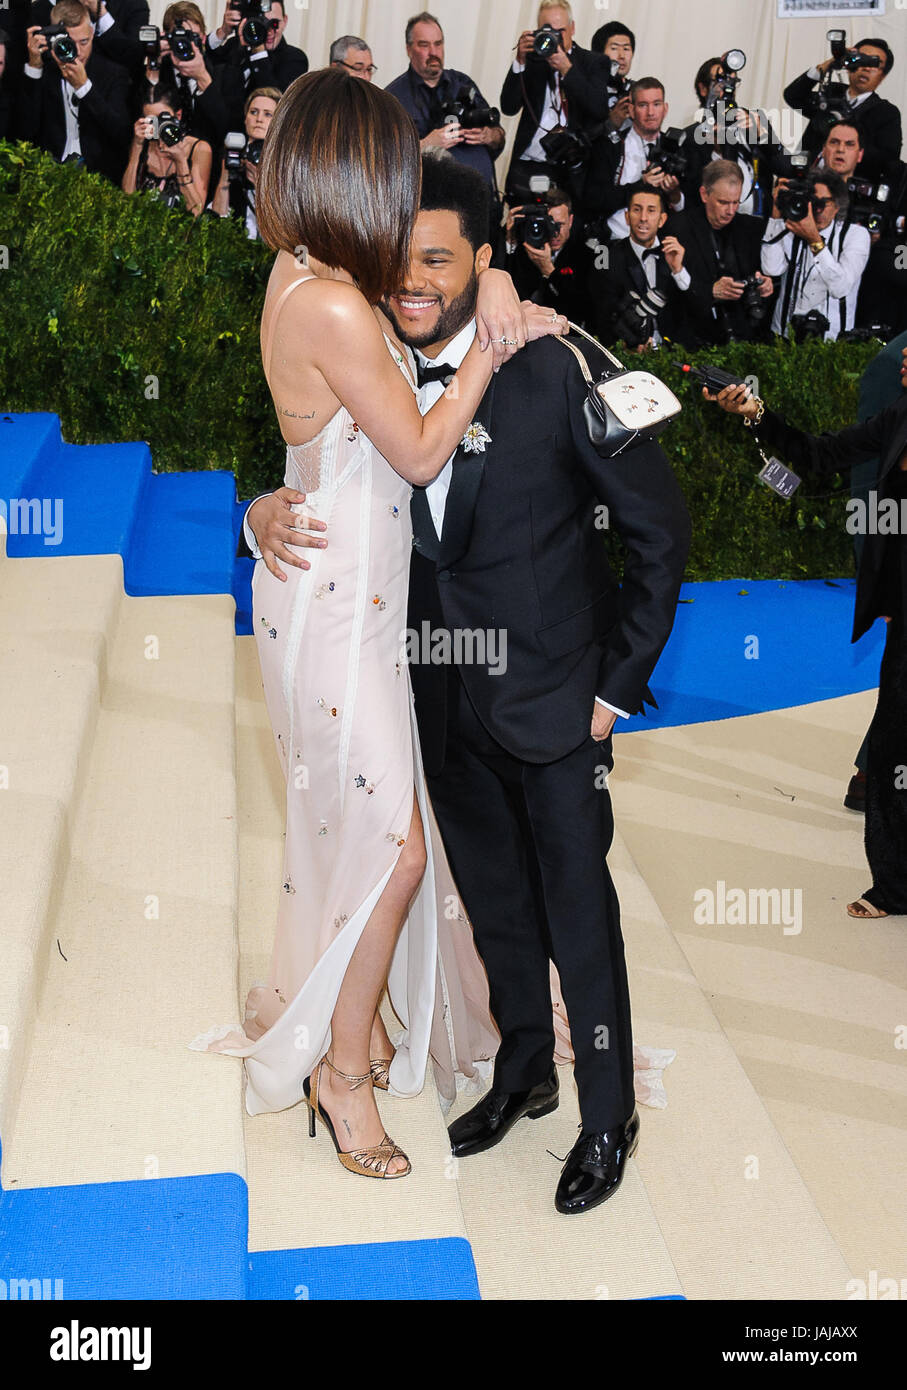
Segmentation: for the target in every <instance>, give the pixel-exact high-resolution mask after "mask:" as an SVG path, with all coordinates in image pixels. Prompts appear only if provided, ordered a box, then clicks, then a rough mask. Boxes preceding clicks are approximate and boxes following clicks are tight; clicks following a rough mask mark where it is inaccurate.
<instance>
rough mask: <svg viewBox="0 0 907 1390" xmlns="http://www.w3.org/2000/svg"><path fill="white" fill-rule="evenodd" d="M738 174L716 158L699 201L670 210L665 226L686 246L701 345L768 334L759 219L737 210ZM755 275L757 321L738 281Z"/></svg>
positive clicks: (767, 292) (766, 284)
mask: <svg viewBox="0 0 907 1390" xmlns="http://www.w3.org/2000/svg"><path fill="white" fill-rule="evenodd" d="M742 189H743V175H742V174H741V172H740V169H739V167H738V165H736V164H732V163H731V162H730V160H727V159H716V160H714V161H713V163H711V164H707V165H706V166H705V169H704V170H703V172H702V184H701V186H700V189H699V199H700V200H699V203H698V204H697V203H694V202H691V203H690V205H689V210H688V211H686V212H682V213H672V214H671V216H670V218H669V219H668V223H667V230H668V232H670V233H671V234H672V235H674V236H676V237H677V239H678V240H679V241H680V242H681V244H682V245H683V246H684V247H685V248H686V258H685V260H684V265H685V266H686V268H687V270H689V272H690V277H691V281H692V283H691V285H690V289H689V295H690V299H689V305H690V307H691V309H692V310H693V312H694V314H695V319H696V331H697V332H698V333H699V335H700V338H701V341H702V342H703V343H705V344H722V343H726V342H729V341H730V340H731V339H732V338H733V339H739V340H743V341H748V340H752V339H755V338H759V337H767V336H768V325H769V317H770V316H769V314H768V308H767V306H768V300H769V298H770V296H771V294H772V291H773V288H774V287H773V284H772V280H771V278H770V277H769V276H767V275H763V273H762V271H761V270H760V268H759V266H760V261H761V256H762V231H763V225H764V224H763V222H762V219H761V218H759V217H749V216H747V215H746V214H745V213H742V212H738V211H737V209H738V208H739V206H740V194H741V191H742ZM752 275H755V276H757V277H758V284H759V297H760V304H761V306H762V307H764V308H765V314H764V315H763V316H762V317H761V318H760V319H759V320H758V321H757V320H756V319H755V318H754V316H753V314H752V313H751V312H750V311H748V309H747V308H746V306H745V304H744V303H743V302H742V301H743V293H744V286H743V281H744V280H745V279H746V277H747V276H752Z"/></svg>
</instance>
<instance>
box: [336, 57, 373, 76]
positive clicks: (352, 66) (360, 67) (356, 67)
mask: <svg viewBox="0 0 907 1390" xmlns="http://www.w3.org/2000/svg"><path fill="white" fill-rule="evenodd" d="M340 66H341V67H342V68H349V70H350V72H367V73H368V75H369V77H371V75H372V73H373V72H377V71H378V65H377V63H344V62H343V61H341V63H340Z"/></svg>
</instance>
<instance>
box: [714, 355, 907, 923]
mask: <svg viewBox="0 0 907 1390" xmlns="http://www.w3.org/2000/svg"><path fill="white" fill-rule="evenodd" d="M901 384H902V386H903V387H905V388H907V348H905V349H904V350H903V365H902V367H901ZM703 395H704V396H705V398H706V399H707V400H717V401H718V404H719V405H720V406H721V407H722V409H724V410H727V411H729V412H731V413H733V414H737V415H743V416H744V418H745V423H748V424H749V425H750V426H751V428H752V429H753V431H754V433H755V434H756V435H757V436H758V439H759V442H760V444H761V445H768V446H769V447H770V448H771V449H772V450H774V451H775V452H776V453H777V454H778V455H779V457H780V458H781V459H783V460H784V461H785V462H787V463H789V464H790V465H791V466H792V467H793V468H794V469H795V470H796V471H797V472H798V473H806V472H807V471H822V472H824V473H825V474H826V475H829V474H832V473H838V472H840V471H842V470H843V469H845V468H850V467H852V466H853V465H854V464H858V463H860V462H862V461H863V460H865V459H872V458H878V459H880V460H881V464H880V469H879V474H878V482H877V485H876V501H877V505H878V506H879V511H880V520H881V510H882V506H883V504H884V503H885V502H887V503H888V507H887V508H886V510H888V511H889V512H890V511H894V512H895V514H896V515H898V516H900V517H902V516H903V515H904V513H905V511H907V390H904V391H902V393H901V398H900V400H899V401H898V402H897V404H895V405H890V406H888V407H887V408H886V409H884V410H881V411H880V412H879V413H878V414H877V415H873V416H872V417H871V419H869V420H866V421H865V422H864V423H862V424H858V425H850V426H849V427H848V428H847V429H843V430H838V431H837V432H836V433H834V434H820V435H815V434H807V433H806V432H805V431H804V430H800V429H796V428H794V426H792V425H789V424H788V423H787V422H786V421H785V420H783V419H782V418H781V416H780V415H776V414H775V413H774V412H773V411H771V410H768V409H766V407H765V405H764V402H762V401H761V400H759V399H758V398H754V397H753V396H751V395H750V393H749V389H748V388H747V387H746V386H727V387H725V388H724V390H723V391H721V392H720V393H719V394H718V395H717V396H710V395H709V394H708V392H707V391H706V390H705V389H703ZM848 511H849V512H850V511H851V508H850V507H849V508H848ZM851 514H852V515H857V516H858V515H859V513H858V512H856V511H854V512H851ZM866 532H867V533H866V536H865V541H864V544H863V552H862V556H861V559H860V563H859V567H858V570H857V594H856V605H855V611H854V624H853V633H852V637H851V640H852V641H853V642H856V641H858V640H859V638H860V637H862V635H863V633H864V632H867V631H868V630H869V628H870V627H871V626H872V624H873V622H874V621H875V620H876V618H879V617H881V618H883V619H884V620H885V621H886V623H887V625H888V627H887V632H886V637H885V654H884V656H883V658H882V671H881V676H880V680H879V699H878V704H877V706H876V711H875V715H874V717H873V721H872V724H871V726H870V729H869V739H868V750H867V765H866V829H865V846H866V858H867V860H868V861H869V868H870V872H871V874H872V887H871V888H870V889H869V890H868V891H867V892H866V893H864V894H863V896H862V898H857V899H856V900H855V901H854V902H851V903H849V904H848V906H847V912H848V914H849V915H850V916H851V917H858V918H870V917H885V916H889V915H900V914H903V913H907V789H901V788H900V783H899V777H898V769H899V768H902V767H904V766H907V635H905V633H907V539H905V536H907V533H905V531H904V529H903V528H902V527H901V526H900V525H896V526H895V527H894V528H893V529H892V530H891V531H889V529H888V527H887V526H886V527H885V528H884V529H883V527H882V526H880V525H878V526H870V527H867V528H866Z"/></svg>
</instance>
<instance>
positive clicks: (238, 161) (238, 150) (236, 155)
mask: <svg viewBox="0 0 907 1390" xmlns="http://www.w3.org/2000/svg"><path fill="white" fill-rule="evenodd" d="M263 144H264V141H263V140H250V139H249V138H248V137H247V136H246V134H245V132H244V131H241V130H231V131H229V133H228V134H227V135H225V136H224V168H225V169H226V171H227V177H228V178H229V179H237V180H238V179H242V178H244V177H245V170H244V169H243V167H242V166H243V160H244V159H245V160H248V161H249V163H250V164H254V165H256V166H257V165H259V164H260V163H261V150H262V146H263Z"/></svg>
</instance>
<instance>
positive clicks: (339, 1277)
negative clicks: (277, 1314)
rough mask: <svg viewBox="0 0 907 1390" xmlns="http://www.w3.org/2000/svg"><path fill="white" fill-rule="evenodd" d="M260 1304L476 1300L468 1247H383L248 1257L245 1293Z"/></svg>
mask: <svg viewBox="0 0 907 1390" xmlns="http://www.w3.org/2000/svg"><path fill="white" fill-rule="evenodd" d="M248 1297H249V1298H250V1299H254V1300H258V1301H260V1300H263V1299H320V1300H323V1299H347V1300H359V1299H395V1300H398V1299H400V1300H411V1299H420V1300H422V1299H425V1300H436V1299H477V1298H479V1297H480V1295H479V1281H478V1279H477V1278H476V1267H475V1264H474V1262H473V1258H472V1247H471V1246H470V1244H469V1241H467V1240H462V1239H461V1238H458V1237H447V1238H445V1239H442V1240H402V1241H396V1240H394V1241H384V1242H381V1243H379V1244H374V1245H328V1246H320V1247H315V1248H314V1249H310V1250H256V1251H254V1252H250V1254H249V1293H248Z"/></svg>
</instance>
